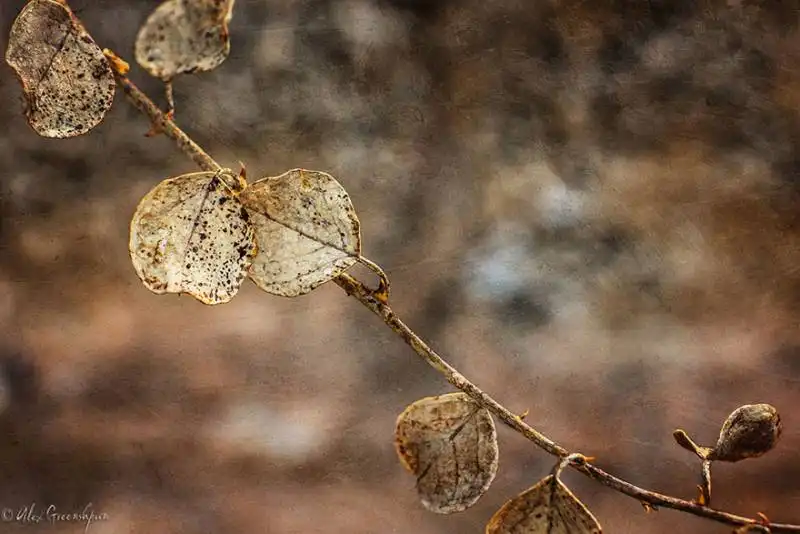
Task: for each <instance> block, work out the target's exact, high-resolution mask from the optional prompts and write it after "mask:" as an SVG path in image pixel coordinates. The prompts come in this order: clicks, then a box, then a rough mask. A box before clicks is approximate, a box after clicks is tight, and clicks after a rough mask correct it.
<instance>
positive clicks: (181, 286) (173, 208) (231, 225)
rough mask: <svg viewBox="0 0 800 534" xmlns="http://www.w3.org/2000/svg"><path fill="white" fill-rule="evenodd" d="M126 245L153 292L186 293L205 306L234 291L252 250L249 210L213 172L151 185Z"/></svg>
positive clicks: (144, 280)
mask: <svg viewBox="0 0 800 534" xmlns="http://www.w3.org/2000/svg"><path fill="white" fill-rule="evenodd" d="M129 246H130V253H131V259H132V260H133V266H134V268H135V269H136V273H137V274H138V275H139V277H140V278H141V279H142V281H143V282H144V284H145V286H147V287H148V288H149V289H150V290H151V291H153V292H154V293H188V294H190V295H192V296H194V297H195V298H197V299H198V300H200V301H202V302H204V303H206V304H219V303H222V302H227V301H229V300H230V299H232V298H233V297H234V295H236V292H237V291H238V290H239V286H240V285H241V284H242V280H243V279H244V277H245V275H246V272H247V267H248V265H249V264H250V261H251V259H252V256H253V255H254V254H255V240H254V236H253V229H252V227H251V226H250V224H249V223H248V215H247V212H246V211H245V209H244V207H242V204H241V202H240V201H239V199H238V198H237V197H236V196H235V195H233V194H232V193H231V192H230V191H229V190H228V189H227V188H226V187H225V186H223V185H222V183H221V181H220V178H219V176H218V174H217V173H213V172H198V173H192V174H184V175H182V176H178V177H177V178H171V179H169V180H164V181H163V182H161V183H160V184H158V185H157V186H156V187H155V188H153V189H152V190H151V191H150V192H149V193H148V194H147V195H146V196H145V197H144V198H143V199H142V201H141V202H140V203H139V207H138V208H137V209H136V213H135V214H134V216H133V220H132V221H131V236H130V245H129Z"/></svg>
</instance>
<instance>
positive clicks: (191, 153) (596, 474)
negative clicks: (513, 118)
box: [107, 52, 800, 532]
mask: <svg viewBox="0 0 800 534" xmlns="http://www.w3.org/2000/svg"><path fill="white" fill-rule="evenodd" d="M108 54H111V55H113V53H111V52H108V53H107V55H108ZM113 57H116V56H113ZM111 64H112V67H113V66H114V61H111ZM114 73H115V77H116V80H117V82H118V83H119V85H120V86H121V87H122V90H123V91H124V92H125V96H127V97H128V100H130V102H131V103H132V104H133V105H134V106H135V107H136V108H137V109H138V110H139V111H141V112H142V113H144V114H145V115H147V116H148V117H149V118H150V122H151V123H152V125H153V127H154V128H155V129H156V131H157V132H163V133H164V134H165V135H166V136H167V137H169V138H171V139H173V140H174V141H175V142H176V143H177V145H178V148H179V149H180V150H181V152H183V153H184V154H186V155H187V156H188V157H189V158H190V159H191V160H192V161H194V162H195V163H196V164H197V165H198V166H199V167H200V168H201V169H203V170H206V171H220V170H222V167H221V166H220V165H219V164H218V163H217V162H216V161H214V159H213V158H211V156H209V155H208V154H207V153H206V152H205V151H204V150H203V149H202V148H200V146H199V145H197V143H195V142H194V141H192V139H191V138H190V137H189V136H188V135H187V134H186V133H185V132H184V131H183V130H181V129H180V128H179V127H178V126H177V125H176V124H175V121H174V120H173V119H172V117H171V116H170V115H169V114H167V113H164V112H162V111H161V110H160V109H159V108H158V106H156V105H155V104H154V103H153V101H152V100H151V99H150V98H149V97H148V96H147V95H145V94H144V93H143V92H142V91H141V90H140V89H139V88H138V87H136V85H134V83H133V82H131V81H130V80H129V79H128V78H127V76H126V75H125V72H121V71H120V70H118V69H116V68H115V69H114ZM362 263H364V262H363V261H362ZM381 272H382V271H381ZM382 278H383V277H382ZM334 282H335V283H336V284H338V285H339V286H340V287H341V288H342V289H344V291H345V292H346V293H347V294H348V295H350V296H351V297H353V298H355V299H356V300H358V301H359V302H360V303H361V304H362V305H364V306H365V307H366V308H367V309H369V310H370V311H372V312H373V313H375V314H376V315H377V316H378V317H380V318H381V320H382V321H383V322H384V323H385V324H386V325H387V326H388V327H389V328H391V329H392V331H394V332H395V333H396V334H397V335H399V336H400V337H401V338H402V339H403V341H405V342H406V343H407V344H408V345H409V346H410V347H411V348H412V349H413V350H414V352H416V353H417V355H419V356H420V357H421V358H422V359H424V360H425V361H426V362H427V363H428V364H429V365H430V366H431V367H433V368H434V369H435V370H436V371H438V372H439V373H440V374H441V375H442V376H444V378H445V379H446V380H447V381H448V382H449V383H450V384H452V385H453V386H454V387H455V388H456V389H458V390H460V391H463V392H464V393H466V394H467V395H469V397H470V398H472V399H473V400H474V401H475V402H476V403H478V404H479V405H480V406H483V407H484V408H486V409H487V410H489V411H490V412H491V413H493V414H494V415H495V416H497V418H498V419H500V420H501V421H502V422H503V423H505V424H506V425H507V426H508V427H510V428H511V429H513V430H515V431H516V432H518V433H520V434H522V435H523V436H524V437H525V438H527V439H528V440H530V441H531V442H533V443H534V444H535V445H537V446H538V447H540V448H541V449H543V450H544V451H546V452H547V453H549V454H551V455H553V456H556V457H558V458H561V459H563V458H566V457H568V456H570V455H571V454H575V453H571V452H570V451H568V450H567V449H566V448H564V447H563V446H561V445H559V444H558V443H556V442H555V441H553V440H552V439H550V438H549V437H547V436H545V435H544V434H542V433H541V432H539V431H538V430H536V429H534V428H533V427H531V426H530V425H528V424H527V423H525V422H524V421H523V417H524V416H522V415H516V414H514V413H513V412H511V411H510V410H509V409H508V408H506V407H505V406H503V405H502V404H500V403H499V402H498V401H496V400H495V399H494V398H492V397H491V396H489V395H488V394H487V393H485V392H484V391H483V390H481V389H480V388H479V387H478V386H476V385H475V384H474V383H472V382H471V381H470V380H468V379H467V378H466V377H465V376H464V375H462V374H461V373H460V372H459V371H458V370H457V369H456V368H454V367H453V366H452V365H450V364H449V363H448V362H447V361H446V360H445V359H444V358H442V357H441V356H439V354H437V353H436V352H435V351H434V350H433V349H432V348H430V347H429V346H428V345H427V344H426V343H425V342H424V341H423V340H422V339H421V338H420V337H419V336H418V335H417V334H416V333H414V331H413V330H411V328H409V327H408V326H407V325H406V324H405V323H404V322H403V321H401V320H400V318H399V317H398V316H397V315H395V313H394V311H392V309H391V308H390V307H389V304H388V302H387V299H384V298H382V295H381V294H380V293H376V292H375V291H374V290H372V289H370V288H368V287H367V286H366V285H365V284H364V283H362V282H361V281H359V280H357V279H356V278H353V277H352V276H350V275H349V274H346V273H344V274H340V275H339V276H337V277H336V278H335V279H334ZM569 465H570V467H572V468H573V469H575V470H577V471H578V472H580V473H582V474H584V475H586V476H588V477H589V478H591V479H593V480H596V481H598V482H600V483H601V484H603V485H604V486H607V487H609V488H611V489H613V490H615V491H618V492H620V493H622V494H625V495H628V496H629V497H633V498H634V499H637V500H639V501H640V502H642V503H647V504H648V505H650V506H651V507H653V508H656V507H659V506H660V507H664V508H671V509H674V510H679V511H681V512H685V513H689V514H692V515H695V516H699V517H703V518H706V519H710V520H713V521H716V522H718V523H723V524H726V525H732V526H740V527H748V526H750V527H763V526H764V522H763V519H752V518H747V517H742V516H738V515H734V514H731V513H728V512H723V511H721V510H715V509H713V508H709V507H707V506H701V505H700V504H698V503H696V502H692V501H686V500H683V499H678V498H675V497H670V496H668V495H663V494H661V493H657V492H654V491H649V490H646V489H643V488H640V487H638V486H635V485H634V484H631V483H630V482H627V481H625V480H622V479H620V478H617V477H615V476H614V475H611V474H609V473H606V472H605V471H603V470H602V469H600V468H599V467H596V466H594V465H593V464H591V463H589V462H572V463H569ZM768 528H769V531H770V532H800V525H792V524H784V523H769V525H768Z"/></svg>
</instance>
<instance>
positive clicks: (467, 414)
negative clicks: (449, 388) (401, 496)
mask: <svg viewBox="0 0 800 534" xmlns="http://www.w3.org/2000/svg"><path fill="white" fill-rule="evenodd" d="M395 446H396V448H397V454H398V456H399V457H400V461H401V462H402V463H403V465H404V466H405V467H406V468H407V469H408V470H409V471H410V472H411V473H413V474H414V475H415V476H416V477H417V491H418V492H419V496H420V499H421V500H422V504H423V506H425V508H427V509H428V510H431V511H432V512H436V513H440V514H450V513H453V512H460V511H462V510H466V509H467V508H469V507H470V506H472V505H473V504H475V502H477V500H478V499H479V498H480V497H481V495H483V494H484V493H485V492H486V490H487V489H489V486H490V485H491V483H492V480H494V476H495V474H496V473H497V462H498V457H499V451H498V448H497V433H496V431H495V427H494V421H492V417H491V415H490V414H489V412H488V411H487V410H486V409H484V408H481V407H480V406H478V405H477V404H476V403H475V402H474V401H472V399H470V398H469V397H468V396H467V395H465V394H464V393H449V394H447V395H440V396H438V397H427V398H424V399H420V400H418V401H416V402H415V403H413V404H411V405H410V406H409V407H408V408H406V409H405V411H404V412H403V413H402V414H401V415H400V417H398V419H397V428H396V431H395Z"/></svg>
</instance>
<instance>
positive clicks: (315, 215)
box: [241, 169, 361, 297]
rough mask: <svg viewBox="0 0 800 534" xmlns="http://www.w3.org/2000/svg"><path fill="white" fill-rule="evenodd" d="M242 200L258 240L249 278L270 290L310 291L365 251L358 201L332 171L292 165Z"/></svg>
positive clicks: (259, 183)
mask: <svg viewBox="0 0 800 534" xmlns="http://www.w3.org/2000/svg"><path fill="white" fill-rule="evenodd" d="M241 199H242V203H243V204H244V206H245V208H247V211H248V213H249V214H250V221H251V223H252V224H253V227H254V228H255V231H256V242H257V243H258V255H257V256H256V257H255V258H254V259H253V263H252V265H251V266H250V272H249V274H250V278H251V279H252V280H253V281H254V282H255V283H256V285H258V287H260V288H261V289H263V290H264V291H267V292H268V293H272V294H275V295H282V296H286V297H294V296H297V295H302V294H304V293H308V292H309V291H311V290H312V289H314V288H316V287H317V286H319V285H320V284H322V283H324V282H327V281H328V280H330V279H332V278H333V277H335V276H336V275H338V274H339V273H341V272H342V271H344V270H345V269H347V268H348V267H350V266H352V265H353V264H354V263H355V262H356V258H355V257H356V256H358V255H359V254H360V253H361V233H360V229H359V228H360V226H359V222H358V217H356V212H355V210H354V209H353V204H352V203H351V202H350V197H349V196H348V195H347V192H346V191H345V190H344V188H343V187H342V186H341V184H339V182H337V181H336V179H334V178H333V176H331V175H330V174H326V173H324V172H317V171H307V170H303V169H293V170H291V171H288V172H286V173H284V174H281V175H280V176H274V177H269V178H264V179H262V180H259V181H257V182H255V183H253V184H252V185H250V186H249V187H248V188H247V189H245V191H244V192H243V193H242V196H241Z"/></svg>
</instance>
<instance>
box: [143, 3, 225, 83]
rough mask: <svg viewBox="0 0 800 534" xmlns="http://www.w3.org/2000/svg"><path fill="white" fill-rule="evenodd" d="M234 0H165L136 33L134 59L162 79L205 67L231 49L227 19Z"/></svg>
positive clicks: (220, 61)
mask: <svg viewBox="0 0 800 534" xmlns="http://www.w3.org/2000/svg"><path fill="white" fill-rule="evenodd" d="M233 3H234V0H167V1H166V2H164V3H163V4H161V5H160V6H158V7H157V8H156V9H155V11H153V12H152V13H151V14H150V16H149V17H148V18H147V21H146V22H145V23H144V25H143V26H142V27H141V28H140V29H139V34H138V35H137V37H136V61H138V62H139V65H141V66H142V67H143V68H144V69H145V70H147V71H148V72H149V73H150V74H152V75H153V76H155V77H157V78H161V79H162V80H171V79H172V78H173V77H174V76H176V75H178V74H181V73H188V72H197V71H208V70H212V69H214V68H216V67H217V66H218V65H219V64H220V63H222V62H223V61H225V58H227V57H228V53H229V52H230V49H231V42H230V37H229V34H228V22H230V19H231V16H232V14H233Z"/></svg>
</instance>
